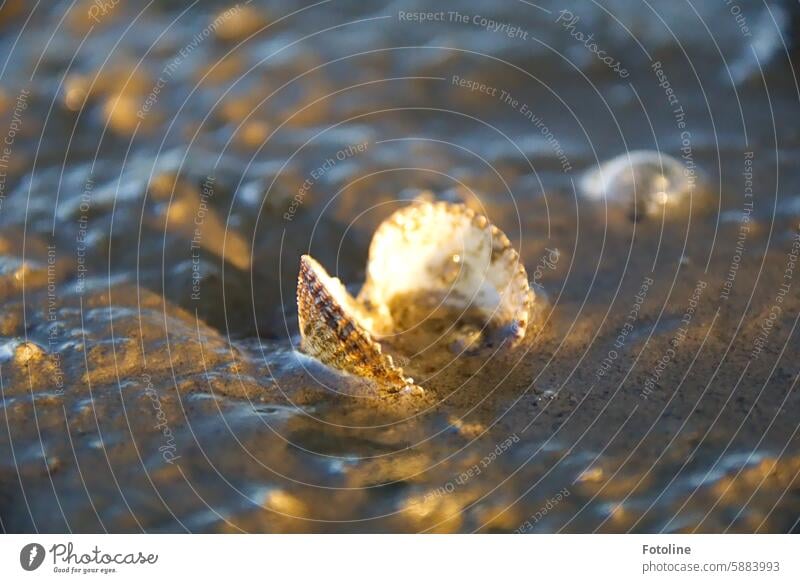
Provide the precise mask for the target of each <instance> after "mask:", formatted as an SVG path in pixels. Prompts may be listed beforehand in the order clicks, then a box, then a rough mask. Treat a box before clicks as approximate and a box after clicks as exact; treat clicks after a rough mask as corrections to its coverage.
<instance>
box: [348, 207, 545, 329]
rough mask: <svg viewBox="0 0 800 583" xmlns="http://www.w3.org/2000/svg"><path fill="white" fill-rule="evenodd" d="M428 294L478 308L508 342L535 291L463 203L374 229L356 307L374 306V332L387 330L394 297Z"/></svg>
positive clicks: (398, 216)
mask: <svg viewBox="0 0 800 583" xmlns="http://www.w3.org/2000/svg"><path fill="white" fill-rule="evenodd" d="M425 295H427V296H429V297H431V298H432V299H433V300H434V301H438V302H439V303H440V304H441V305H445V306H447V307H449V308H452V309H455V310H460V311H465V310H468V309H470V310H477V311H478V312H479V313H480V314H482V316H483V318H484V320H485V321H486V322H487V323H488V324H489V325H490V326H491V327H493V328H494V329H496V330H499V331H501V332H503V333H504V334H505V335H506V336H508V337H509V339H510V340H511V342H512V343H514V342H516V341H519V340H521V339H522V338H523V337H524V336H525V331H526V328H527V325H528V319H529V317H530V312H531V306H532V304H533V300H534V294H533V292H532V290H531V289H530V285H529V283H528V275H527V273H526V272H525V267H524V266H523V265H522V263H521V261H520V258H519V254H518V253H517V252H516V251H515V250H514V249H513V248H512V247H511V243H510V241H509V240H508V237H506V236H505V234H504V233H503V232H502V231H501V230H500V229H498V228H497V227H495V226H494V225H492V224H491V223H490V222H489V220H488V219H487V218H486V217H484V216H483V215H479V214H477V213H475V212H474V211H473V210H472V209H470V208H469V207H467V206H465V205H462V204H453V203H447V202H435V203H418V204H414V205H412V206H409V207H406V208H404V209H401V210H399V211H397V212H396V213H394V214H393V215H392V216H391V217H389V218H388V219H387V220H386V221H384V222H383V223H382V224H381V225H380V226H379V227H378V229H377V230H376V231H375V235H374V236H373V237H372V243H371V244H370V248H369V262H368V264H367V282H366V283H365V284H364V287H363V289H362V290H361V293H360V294H359V296H358V300H359V302H361V303H362V304H363V305H365V306H368V307H369V308H371V309H374V310H375V311H376V312H377V314H378V318H377V321H375V322H373V323H372V326H373V328H374V329H375V330H377V331H379V332H382V333H391V331H392V330H396V329H397V327H398V323H397V322H396V321H395V320H396V319H395V318H394V316H393V313H392V312H393V310H392V307H393V306H394V305H395V304H396V303H397V301H398V299H399V300H402V299H403V298H409V297H412V296H416V297H422V296H425Z"/></svg>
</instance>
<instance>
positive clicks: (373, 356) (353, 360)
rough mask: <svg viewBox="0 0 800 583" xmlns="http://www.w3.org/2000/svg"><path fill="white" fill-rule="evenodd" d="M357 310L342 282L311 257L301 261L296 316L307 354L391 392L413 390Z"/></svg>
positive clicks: (410, 380)
mask: <svg viewBox="0 0 800 583" xmlns="http://www.w3.org/2000/svg"><path fill="white" fill-rule="evenodd" d="M359 311H360V310H359V308H358V306H357V305H356V302H355V300H354V299H353V297H352V296H351V295H350V294H349V293H347V290H346V289H345V288H344V286H343V285H342V283H341V282H340V281H339V279H338V278H335V277H331V276H330V275H328V272H327V271H325V268H324V267H322V266H321V265H320V264H319V263H317V261H316V260H314V259H313V258H312V257H309V256H308V255H303V256H302V257H301V258H300V275H299V276H298V279H297V312H298V320H299V323H300V336H301V338H302V348H303V350H304V351H305V352H306V353H307V354H309V355H311V356H313V357H314V358H317V359H319V360H320V361H321V362H322V363H324V364H326V365H328V366H331V367H333V368H336V369H339V370H342V371H344V372H348V373H351V374H355V375H358V376H361V377H365V378H368V379H372V380H375V381H378V382H379V383H381V384H384V385H387V386H389V387H392V388H403V387H406V386H413V384H414V380H413V379H411V378H407V377H405V376H403V369H401V368H399V367H397V366H395V365H394V362H393V360H392V357H391V356H389V355H387V354H383V350H382V348H381V345H380V344H378V343H377V342H376V341H374V340H373V339H372V336H371V335H370V333H369V332H368V331H367V330H366V328H364V326H363V325H362V324H361V323H360V322H359Z"/></svg>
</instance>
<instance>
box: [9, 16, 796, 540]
mask: <svg viewBox="0 0 800 583" xmlns="http://www.w3.org/2000/svg"><path fill="white" fill-rule="evenodd" d="M48 4H49V3H48ZM450 4H452V6H451V5H450ZM694 4H696V5H694ZM148 6H149V7H148V8H147V9H144V10H142V11H141V12H139V10H140V8H139V7H138V5H135V4H134V3H129V2H119V3H115V2H111V1H108V2H105V3H103V2H99V1H98V2H85V1H84V2H78V3H76V4H75V5H71V4H70V3H57V4H54V5H52V6H49V5H48V6H37V8H36V10H34V11H33V12H32V13H30V12H29V11H30V10H31V8H30V7H29V6H28V3H24V2H10V3H9V2H7V3H6V4H5V5H4V8H3V9H2V10H0V26H1V27H2V28H0V34H1V35H2V36H0V44H2V48H3V50H2V51H0V55H5V58H3V59H2V68H0V113H1V114H2V117H3V120H2V123H0V136H1V137H0V139H3V140H4V146H5V150H2V151H0V170H2V171H3V173H4V174H3V176H2V182H0V225H2V230H1V231H0V253H1V254H2V255H1V256H0V302H2V310H0V381H1V383H2V384H0V390H2V415H0V419H2V425H3V426H4V430H2V431H0V521H1V523H0V524H1V526H2V528H3V529H4V530H6V531H42V532H53V531H55V532H61V531H72V532H84V531H109V532H119V531H124V532H128V531H135V532H138V531H148V532H164V531H211V532H217V531H224V532H239V531H248V532H343V531H346V532H351V531H356V532H366V531H369V532H373V531H381V532H382V531H392V532H419V531H424V532H472V531H480V532H513V531H521V532H553V531H562V532H591V531H609V532H625V531H646V532H651V531H664V532H693V531H702V532H717V531H734V532H752V531H765V532H786V531H791V530H793V529H794V530H796V529H797V523H798V519H799V518H800V483H799V482H798V479H797V477H798V473H799V472H800V453H798V445H799V444H800V440H798V436H797V429H798V411H800V400H799V398H798V392H797V390H796V381H797V375H798V372H800V364H798V362H799V361H800V359H799V358H798V357H800V344H798V333H797V332H796V330H795V327H796V325H797V318H798V309H799V308H800V298H798V294H797V289H798V286H800V282H797V281H796V277H797V275H796V266H795V263H794V262H795V261H796V259H797V253H798V245H800V243H798V239H797V237H798V232H799V230H798V228H799V227H800V225H799V224H798V213H797V210H798V208H799V207H800V171H799V170H798V165H797V156H798V153H800V127H798V124H797V111H798V99H800V90H798V84H797V77H796V72H794V71H793V70H792V68H791V67H790V64H789V57H788V55H789V54H792V55H793V57H795V58H796V56H797V55H796V53H792V52H791V51H794V50H795V49H796V46H797V44H796V43H797V21H798V16H797V14H794V13H792V12H790V10H789V7H790V6H791V4H790V3H788V2H787V3H785V4H784V3H769V4H767V5H764V4H761V3H758V2H744V1H741V2H738V3H733V4H731V5H730V6H729V5H727V4H725V3H722V2H719V3H712V2H703V3H699V2H698V3H693V5H687V6H689V8H686V7H685V6H683V5H681V6H680V7H678V6H677V5H676V6H675V7H672V5H669V6H666V5H665V6H660V5H659V6H653V7H648V6H647V5H646V4H642V5H641V6H640V7H639V8H638V9H636V10H631V3H630V2H628V1H626V2H608V3H605V4H604V6H605V8H603V7H600V6H599V5H596V4H593V3H589V2H571V3H568V5H562V3H554V2H540V3H537V4H536V5H532V4H530V3H527V2H525V3H522V2H515V1H507V2H505V1H504V2H499V3H489V2H477V1H474V0H472V1H466V2H452V3H448V7H447V8H445V9H444V10H445V12H444V16H443V17H442V19H439V20H429V21H425V22H419V21H415V20H414V17H413V16H408V15H409V14H412V15H413V14H415V13H417V14H418V12H419V11H420V10H430V8H427V7H426V6H427V5H426V4H424V3H421V2H413V1H407V0H402V1H397V2H391V3H386V2H384V3H380V4H373V3H370V4H369V5H368V6H367V7H365V5H364V4H363V3H357V2H342V1H340V0H334V1H332V2H323V3H319V4H318V5H306V6H304V7H302V8H298V7H297V6H296V5H292V4H290V3H288V2H269V3H258V4H256V3H252V4H245V3H243V4H241V5H230V4H226V3H222V2H205V3H200V4H196V5H192V7H190V8H186V6H184V5H183V3H177V2H168V1H164V2H158V3H155V4H154V5H148ZM731 6H736V7H737V9H738V10H740V11H741V12H738V11H735V10H734V9H733V8H732V7H731ZM228 10H230V11H228ZM561 10H569V11H570V12H571V13H572V14H571V15H567V14H566V13H562V12H560V11H561ZM226 11H228V12H226ZM451 13H452V14H455V16H450V14H451ZM575 16H577V17H578V20H577V21H576V20H574V17H575ZM737 16H739V18H738V19H737ZM464 19H466V21H465V20H464ZM493 23H494V24H493ZM504 23H505V24H508V25H509V26H506V27H502V24H504ZM512 25H513V26H516V27H518V28H517V29H514V28H513V26H512ZM589 34H593V35H594V36H593V41H594V43H595V44H592V41H587V40H586V36H587V35H589ZM751 44H752V45H753V46H754V47H755V48H751ZM597 50H604V51H605V53H604V54H605V55H606V56H610V57H612V59H611V61H612V62H611V64H610V65H609V64H606V63H605V62H603V61H601V60H600V58H599V57H598V53H597ZM787 51H789V52H788V53H787ZM623 71H624V73H627V75H623V74H622V73H623ZM633 150H660V151H662V152H664V153H665V154H669V155H671V156H673V157H675V158H677V159H678V160H679V161H680V163H682V164H683V165H684V167H685V168H687V169H688V172H689V173H688V174H687V176H692V177H693V178H696V179H697V180H698V184H705V187H704V189H700V188H699V187H698V189H696V190H695V191H694V192H693V193H692V194H691V195H690V196H689V195H687V196H684V197H679V198H677V199H675V200H677V204H676V205H674V206H672V207H670V208H669V209H667V210H666V211H665V212H663V213H662V212H653V211H648V212H640V211H642V209H645V208H649V207H646V206H642V202H643V201H644V202H646V200H647V198H646V197H647V195H648V194H649V193H640V194H638V195H637V196H638V197H644V198H637V207H636V210H637V212H633V213H632V212H631V211H632V208H631V205H632V201H631V200H629V199H626V198H625V196H624V193H625V192H628V190H630V189H629V188H628V189H627V190H626V189H625V188H619V189H614V190H613V193H609V194H608V196H607V198H605V199H602V198H601V199H600V200H596V199H592V198H591V197H585V196H584V195H583V193H582V192H581V177H582V176H583V173H584V172H585V171H587V170H590V169H592V168H594V167H596V166H597V165H598V164H600V163H602V162H604V161H607V160H610V159H612V158H614V157H615V156H617V155H619V154H621V153H624V152H626V151H633ZM701 181H702V182H701ZM620 193H622V194H620ZM420 195H421V196H423V197H428V198H434V199H443V200H449V201H461V202H464V203H466V204H467V205H469V206H470V207H472V208H474V209H476V210H479V211H480V212H483V213H484V214H486V215H487V216H488V217H490V218H491V220H492V221H493V222H494V223H495V224H497V225H498V226H500V227H501V228H502V229H503V230H504V231H505V233H506V234H508V236H509V238H510V239H511V240H512V243H513V244H514V246H515V247H516V248H517V249H519V250H520V253H521V257H522V258H523V260H524V262H525V264H526V268H527V270H528V275H529V277H530V279H531V281H532V283H534V284H535V288H536V290H537V302H536V306H537V308H536V310H537V314H536V318H534V322H533V323H532V325H531V327H530V329H529V332H528V336H527V340H526V343H525V344H524V345H523V346H522V347H520V348H519V349H517V350H515V351H511V352H504V351H498V352H497V353H495V354H486V353H485V352H476V353H468V354H466V355H462V356H460V357H458V358H456V352H458V351H454V349H453V346H452V345H451V344H448V343H446V342H438V343H437V342H434V344H433V345H432V346H428V343H426V342H424V341H425V340H427V339H426V338H422V339H419V338H416V339H412V340H411V341H410V346H401V348H404V349H406V352H407V353H409V354H412V355H413V357H412V358H409V359H408V362H405V363H404V365H405V366H406V367H408V368H409V369H410V370H412V371H413V372H414V377H415V379H416V380H417V382H419V384H421V385H422V386H423V387H424V388H425V394H424V395H423V396H417V395H407V394H401V395H386V394H384V393H382V392H381V391H379V390H376V387H374V386H373V385H371V384H369V383H367V382H364V381H361V380H359V379H355V378H352V377H347V376H345V375H341V374H339V373H337V372H336V371H333V370H330V369H328V368H326V367H324V366H323V365H321V364H319V363H318V362H316V361H314V360H313V359H310V358H308V357H306V356H304V355H303V354H302V353H300V352H299V351H297V350H296V348H297V346H298V344H299V338H298V331H297V316H296V307H295V281H296V277H297V268H298V261H299V257H300V255H301V254H303V253H309V252H310V253H311V254H312V255H313V256H314V257H316V258H317V259H318V260H319V261H320V262H321V263H322V264H323V265H325V267H326V268H327V269H328V270H329V271H330V272H331V274H333V275H336V276H338V277H340V278H341V279H342V281H344V282H346V283H347V284H348V285H349V286H350V287H351V291H354V292H355V291H357V290H358V288H359V286H360V284H361V283H362V282H363V281H364V278H365V274H364V269H365V265H366V258H367V249H368V245H369V241H370V238H371V235H372V233H373V231H374V229H375V227H376V226H377V225H378V224H379V223H380V221H381V220H383V219H384V218H386V217H387V216H388V215H389V214H391V213H392V212H393V211H394V210H397V209H398V208H400V207H401V206H403V205H405V204H408V202H409V201H411V200H413V199H414V198H415V197H417V196H420ZM632 219H634V220H632ZM400 342H401V343H402V342H409V340H408V338H406V339H401V340H400ZM419 346H426V347H427V348H426V349H425V350H422V351H419V354H417V353H416V351H415V350H417V349H418V347H419Z"/></svg>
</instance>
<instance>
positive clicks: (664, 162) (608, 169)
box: [579, 150, 708, 220]
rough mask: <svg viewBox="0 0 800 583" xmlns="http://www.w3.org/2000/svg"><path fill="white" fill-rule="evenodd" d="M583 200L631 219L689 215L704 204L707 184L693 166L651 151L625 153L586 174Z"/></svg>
mask: <svg viewBox="0 0 800 583" xmlns="http://www.w3.org/2000/svg"><path fill="white" fill-rule="evenodd" d="M579 186H580V190H581V193H582V194H583V196H584V197H586V198H588V199H591V200H596V201H602V200H605V201H607V202H608V203H609V204H610V205H612V206H613V205H617V206H621V207H623V208H625V209H626V210H627V211H628V212H629V214H630V216H631V218H632V219H634V220H638V219H641V218H644V217H647V216H661V215H662V213H665V212H666V213H668V214H672V213H675V212H676V211H677V212H679V213H680V212H683V211H686V212H688V211H689V208H690V205H692V206H694V208H701V207H703V206H704V205H705V203H706V202H707V200H706V199H707V198H708V197H707V194H708V188H707V180H706V178H705V175H704V174H703V173H701V172H700V171H699V170H698V169H696V168H695V167H694V166H689V165H684V163H683V162H681V161H680V160H678V159H676V158H673V157H672V156H669V155H667V154H662V153H661V152H656V151H650V150H636V151H632V152H626V153H624V154H620V155H619V156H617V157H615V158H612V159H611V160H608V161H606V162H604V163H602V164H601V165H600V166H598V167H597V168H593V169H591V170H589V171H587V172H586V173H584V175H583V177H582V178H581V180H580V183H579Z"/></svg>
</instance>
